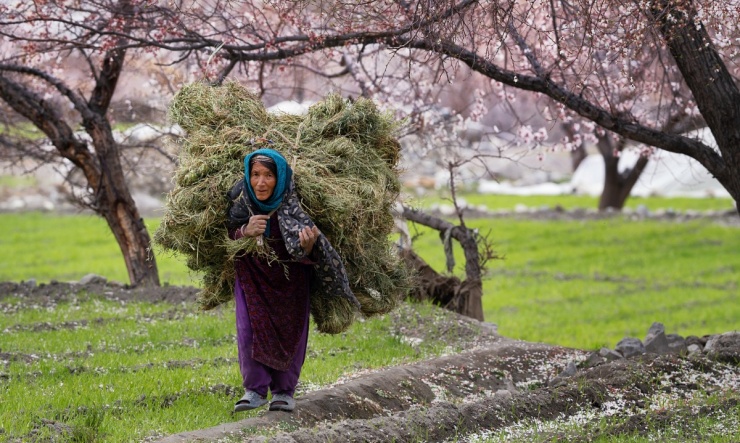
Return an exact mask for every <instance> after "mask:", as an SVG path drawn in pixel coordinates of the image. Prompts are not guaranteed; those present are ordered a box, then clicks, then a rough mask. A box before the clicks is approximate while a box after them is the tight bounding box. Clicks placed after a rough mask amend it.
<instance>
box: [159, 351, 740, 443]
mask: <svg viewBox="0 0 740 443" xmlns="http://www.w3.org/2000/svg"><path fill="white" fill-rule="evenodd" d="M588 355H589V353H587V352H584V351H579V350H573V349H567V348H562V347H557V346H548V345H544V344H538V343H527V342H521V341H515V340H510V339H506V338H503V337H498V338H496V339H494V340H492V341H491V342H490V343H489V344H488V345H486V346H484V347H481V348H478V349H474V350H471V351H467V352H464V353H461V354H457V355H450V356H446V357H442V358H437V359H434V360H429V361H425V362H422V363H418V364H413V365H406V366H399V367H394V368H389V369H385V370H382V371H378V372H375V373H371V374H369V375H366V376H363V377H359V378H356V379H354V380H351V381H349V382H347V383H344V384H342V385H339V386H335V387H331V388H328V389H323V390H320V391H315V392H311V393H308V394H306V395H304V396H302V397H300V398H298V399H297V402H296V403H297V407H296V410H295V411H294V412H293V413H292V414H287V413H281V412H269V411H265V412H264V413H262V415H260V416H259V417H256V418H249V419H245V420H241V421H236V422H233V423H227V424H223V425H221V426H217V427H214V428H210V429H203V430H199V431H194V432H185V433H179V434H176V435H171V436H168V437H166V438H164V439H161V440H159V442H162V443H174V442H183V441H198V442H204V441H217V440H221V441H223V439H225V438H227V437H232V438H234V439H236V440H238V441H241V442H265V441H270V442H275V443H295V442H306V443H308V442H317V441H331V442H335V443H339V442H357V441H362V442H378V443H380V442H388V441H394V442H418V441H423V442H442V441H445V440H448V439H454V438H459V437H461V436H464V435H467V434H471V433H476V432H481V431H483V432H486V431H490V430H495V429H501V428H504V427H506V426H509V425H511V424H514V423H517V422H521V421H526V420H539V421H550V420H561V421H562V420H569V419H572V418H574V417H578V418H579V419H580V418H581V417H591V420H592V421H598V420H599V417H601V416H604V415H607V416H608V415H614V414H623V415H624V416H625V417H629V419H628V420H625V421H624V422H623V423H622V424H620V425H619V427H618V428H616V429H612V430H609V429H608V428H606V427H604V428H603V429H602V431H600V432H605V433H608V434H612V433H614V434H621V433H625V432H639V431H641V430H643V429H645V428H646V427H647V426H646V424H647V422H651V426H655V418H654V417H649V414H650V410H649V405H651V404H652V403H653V401H652V400H651V398H653V397H654V396H655V395H662V394H666V393H669V394H670V395H672V396H679V397H680V396H682V397H684V398H689V397H691V396H693V395H694V394H695V393H699V392H711V391H712V390H715V389H735V390H736V389H738V388H740V374H739V372H738V367H737V366H734V367H733V366H732V365H727V364H725V363H720V362H716V361H713V360H710V359H706V358H704V357H694V358H691V359H689V358H682V357H677V356H658V355H650V354H646V355H644V356H643V357H642V358H639V359H622V360H616V361H612V362H608V363H603V364H600V365H598V366H595V367H592V368H583V369H578V370H576V372H575V373H574V374H572V375H569V374H562V373H560V368H563V367H567V366H568V364H567V363H568V362H574V363H575V362H579V363H581V364H583V362H584V359H585V358H586V357H587V356H588ZM688 380H694V381H693V382H688ZM712 380H713V381H712ZM666 381H668V382H666ZM733 401H734V403H733ZM730 403H731V404H721V403H715V404H711V405H710V404H708V405H707V406H705V409H704V411H705V412H711V411H713V410H715V411H716V410H722V409H725V408H728V407H733V406H736V405H737V402H736V400H731V401H730ZM694 416H695V411H694V410H693V409H692V408H688V407H686V408H681V407H677V408H672V409H667V410H666V411H665V412H664V413H662V415H660V417H661V418H662V420H664V422H665V424H666V426H674V425H675V423H676V422H677V423H680V422H681V421H683V420H685V419H686V418H687V417H694ZM658 426H660V424H658ZM257 433H259V434H261V435H255V434H257ZM265 435H269V439H268V437H265ZM584 439H585V437H584ZM571 440H572V438H571ZM576 440H577V438H576Z"/></svg>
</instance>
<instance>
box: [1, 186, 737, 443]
mask: <svg viewBox="0 0 740 443" xmlns="http://www.w3.org/2000/svg"><path fill="white" fill-rule="evenodd" d="M488 197H489V199H484V200H482V201H481V202H480V203H476V204H486V205H487V206H488V207H489V208H492V209H493V208H513V207H514V205H516V204H520V203H521V202H522V199H521V198H520V197H517V198H516V200H514V199H509V198H508V197H506V198H505V199H500V200H499V199H497V198H495V197H493V196H488ZM473 198H474V197H472V196H468V201H471V200H472V199H473ZM475 198H478V197H475ZM480 198H482V197H480ZM558 199H559V200H558V201H553V198H549V200H548V199H547V198H537V199H530V200H527V199H524V201H523V202H524V204H527V205H529V206H541V205H544V204H548V205H550V206H554V205H555V204H560V205H561V206H563V207H566V208H572V207H594V206H587V205H585V204H584V203H583V202H582V201H581V200H577V199H575V198H574V200H570V197H567V198H563V197H559V198H558ZM708 202H710V203H707V202H704V203H702V205H704V206H702V207H701V209H702V210H709V209H727V208H728V207H731V203H730V202H728V201H726V200H725V201H720V200H708ZM642 204H646V205H648V207H649V208H650V209H651V210H656V209H658V208H661V207H664V208H668V207H670V208H673V209H675V210H678V211H682V210H687V209H693V206H694V205H696V204H697V203H696V201H694V200H690V199H687V200H686V201H678V200H671V201H661V200H659V199H649V200H647V201H645V202H643V203H642ZM157 222H158V220H157V219H149V220H147V226H148V228H149V229H150V232H153V231H154V229H155V227H156V225H157ZM469 225H470V226H471V227H475V228H478V229H480V231H481V232H482V233H484V234H485V233H490V237H491V239H492V240H493V241H494V243H495V246H496V249H497V251H498V252H499V254H501V255H502V256H504V259H502V260H496V261H494V262H492V263H490V264H489V269H488V274H487V277H486V280H485V281H484V293H485V295H484V299H483V304H484V311H485V317H486V320H487V321H490V322H493V323H496V324H498V327H499V332H500V333H501V334H502V335H504V336H506V337H511V338H517V339H522V340H526V341H539V342H547V343H553V344H560V345H565V346H571V347H577V348H582V349H597V348H598V347H600V346H609V347H612V348H613V347H614V345H615V344H616V343H617V342H618V341H619V340H620V339H622V338H623V337H625V336H634V337H638V338H644V335H645V333H646V331H647V329H648V327H649V326H650V325H651V324H652V322H654V321H659V322H662V323H663V324H664V325H665V326H666V332H667V333H679V334H681V335H685V336H686V335H699V336H701V335H704V334H712V333H720V332H725V331H731V330H737V329H738V319H740V300H739V297H738V292H739V291H738V288H739V287H740V281H739V280H740V256H738V254H737V251H738V249H740V235H738V229H739V228H738V227H730V226H723V225H720V224H717V223H712V222H706V221H704V222H699V221H696V222H687V223H676V222H661V221H655V220H643V221H629V220H625V219H622V218H621V217H615V218H610V219H605V220H598V221H534V220H519V219H514V218H497V219H486V220H483V219H477V220H469ZM0 232H2V234H0V249H1V250H2V254H0V281H21V280H28V279H36V281H37V282H39V283H42V282H49V281H51V280H58V281H70V280H78V279H80V278H81V277H82V276H84V275H85V274H88V273H95V274H100V275H103V276H105V277H106V278H108V279H109V280H116V281H121V282H126V281H127V280H128V279H127V273H126V270H125V267H124V264H123V259H122V258H121V256H120V251H119V250H118V247H117V245H116V243H115V241H114V239H113V237H112V234H111V233H110V231H109V230H108V228H107V226H106V225H105V223H104V222H103V221H102V220H101V219H99V218H97V217H93V216H88V215H52V214H46V213H26V214H0ZM416 234H417V238H416V240H415V247H416V249H417V251H418V252H419V253H420V254H421V255H422V256H423V257H424V258H425V259H427V260H428V261H429V263H430V264H431V265H432V266H434V267H435V268H436V269H438V270H442V268H443V267H444V256H443V254H442V246H441V242H440V240H439V237H438V235H437V233H435V232H431V231H429V230H426V229H421V228H418V229H416ZM155 252H156V251H155ZM456 258H458V259H459V260H461V258H462V253H461V251H460V250H459V249H458V250H456ZM157 262H158V266H159V270H160V276H161V280H162V282H163V283H167V284H173V285H197V276H194V275H191V274H190V273H189V272H188V270H187V268H186V267H185V265H184V264H183V263H182V262H181V261H180V260H178V258H177V257H170V256H165V255H157ZM462 266H463V263H462V262H458V264H457V269H456V273H458V274H460V275H462ZM420 309H422V310H424V309H426V310H427V311H426V312H428V313H429V315H434V314H432V313H431V312H432V311H433V309H432V308H431V307H429V306H426V307H424V306H422V307H421V308H420ZM84 320H88V321H87V322H85V321H84ZM91 320H94V321H91ZM391 328H392V326H391V320H390V319H389V317H388V316H383V317H380V318H374V319H371V320H368V321H363V322H356V323H355V324H354V325H353V326H352V328H351V329H350V331H348V332H347V333H345V334H340V335H337V336H329V335H320V334H312V335H311V338H310V340H309V350H308V355H309V358H307V361H306V366H304V372H303V374H302V376H301V383H302V385H301V387H300V389H303V390H309V389H315V388H316V387H320V386H326V385H329V384H331V383H334V382H336V381H337V380H340V379H342V378H343V377H346V376H348V375H349V374H351V373H356V372H358V371H363V370H368V369H373V368H379V367H383V366H388V365H394V364H399V363H402V362H411V361H417V360H419V359H423V358H429V357H430V356H434V355H439V354H440V353H442V352H444V351H445V349H444V344H443V343H442V342H440V341H436V340H434V339H433V338H431V339H429V340H425V341H423V342H422V344H421V345H418V346H411V345H410V344H409V343H406V342H404V341H403V340H401V339H400V338H399V337H397V336H394V335H392V334H389V333H388V331H389V330H390V329H391ZM0 331H3V334H2V338H1V339H0V441H2V440H3V438H4V436H5V437H7V436H16V437H17V436H33V438H34V440H33V441H56V440H54V436H55V435H56V436H58V435H59V434H60V432H59V429H60V427H63V433H64V435H66V436H67V439H66V440H64V441H80V442H82V441H111V442H124V441H132V440H138V441H142V440H144V439H151V438H155V437H156V436H161V435H168V434H172V433H175V432H181V431H183V430H189V429H198V428H204V427H209V426H216V425H218V424H220V423H225V422H229V421H234V420H237V419H240V418H244V417H247V416H249V414H244V415H239V416H236V417H235V416H233V415H232V414H231V408H232V406H233V402H234V401H235V400H236V399H237V398H238V397H239V396H240V395H241V389H240V388H239V386H240V384H241V379H240V375H239V373H238V363H237V360H236V348H235V345H234V315H233V312H232V310H231V309H230V307H226V308H225V309H216V310H213V311H208V312H205V313H204V312H198V311H196V310H195V309H194V307H193V306H192V305H190V304H182V305H169V304H149V303H142V302H137V303H125V304H124V303H119V302H113V301H110V300H106V299H105V298H103V297H101V296H100V295H99V294H82V295H80V296H79V298H78V299H76V300H74V301H64V302H60V303H58V304H53V305H49V304H47V305H40V306H39V305H34V306H28V305H26V304H25V303H24V301H23V300H22V299H19V298H12V297H10V298H5V299H4V300H3V301H2V303H0ZM378 349H382V350H383V352H377V350H378ZM3 356H6V357H3ZM7 356H11V357H7ZM12 356H15V357H12ZM7 358H9V360H6V359H7ZM9 381H10V382H9ZM41 393H43V400H39V399H40V398H41V396H40V394H41ZM44 438H46V440H44ZM24 441H25V440H24ZM636 441H640V440H639V439H638V440H636Z"/></svg>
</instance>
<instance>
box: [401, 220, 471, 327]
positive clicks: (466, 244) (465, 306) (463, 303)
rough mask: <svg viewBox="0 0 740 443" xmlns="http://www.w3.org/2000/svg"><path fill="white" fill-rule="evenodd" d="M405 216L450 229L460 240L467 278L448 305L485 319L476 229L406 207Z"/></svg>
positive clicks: (438, 229)
mask: <svg viewBox="0 0 740 443" xmlns="http://www.w3.org/2000/svg"><path fill="white" fill-rule="evenodd" d="M402 216H403V217H404V218H406V219H407V220H410V221H413V222H415V223H419V224H421V225H424V226H427V227H430V228H432V229H435V230H437V231H439V232H440V233H444V232H449V235H450V236H451V237H452V238H454V239H455V240H457V241H458V242H459V243H460V245H461V246H462V248H463V252H464V254H465V280H464V281H463V282H462V283H461V284H460V286H459V290H457V291H456V293H455V294H454V298H453V299H452V300H450V301H448V302H447V303H446V305H447V307H448V309H450V310H453V311H455V312H457V313H459V314H462V315H465V316H467V317H471V318H474V319H476V320H480V321H483V282H482V278H481V264H480V255H479V253H478V242H477V241H476V239H475V235H474V233H473V231H472V230H470V229H468V228H466V227H464V226H455V225H453V224H452V223H450V222H448V221H445V220H442V219H440V218H437V217H433V216H431V215H429V214H425V213H422V212H420V211H417V210H415V209H411V208H408V207H406V206H404V207H403V213H402ZM419 260H421V259H419ZM429 269H430V270H431V268H429Z"/></svg>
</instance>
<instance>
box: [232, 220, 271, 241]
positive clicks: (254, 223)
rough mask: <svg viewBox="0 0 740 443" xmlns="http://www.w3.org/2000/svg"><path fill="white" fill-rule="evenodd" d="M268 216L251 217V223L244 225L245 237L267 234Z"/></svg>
mask: <svg viewBox="0 0 740 443" xmlns="http://www.w3.org/2000/svg"><path fill="white" fill-rule="evenodd" d="M269 218H270V217H269V216H268V215H253V216H251V217H249V223H247V224H246V225H242V227H241V228H239V229H240V230H241V233H242V235H243V236H245V237H257V236H260V235H262V234H264V233H265V229H267V220H268V219H269Z"/></svg>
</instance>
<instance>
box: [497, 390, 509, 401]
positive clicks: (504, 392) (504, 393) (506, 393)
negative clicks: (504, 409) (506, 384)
mask: <svg viewBox="0 0 740 443" xmlns="http://www.w3.org/2000/svg"><path fill="white" fill-rule="evenodd" d="M494 395H495V396H496V397H497V398H501V399H504V400H508V399H511V397H512V394H511V392H510V391H507V390H506V389H499V390H498V391H496V393H495V394H494Z"/></svg>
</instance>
